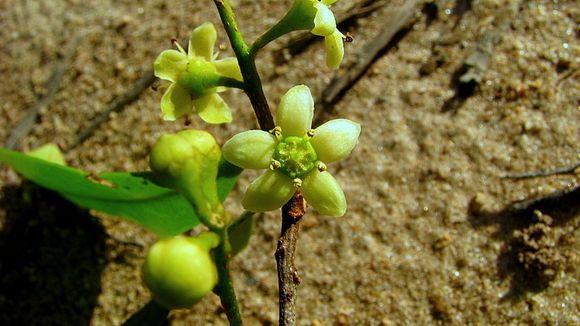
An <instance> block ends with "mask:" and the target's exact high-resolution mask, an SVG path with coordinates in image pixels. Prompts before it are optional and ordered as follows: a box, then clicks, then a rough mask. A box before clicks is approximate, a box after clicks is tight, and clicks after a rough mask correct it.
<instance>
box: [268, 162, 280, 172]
mask: <svg viewBox="0 0 580 326" xmlns="http://www.w3.org/2000/svg"><path fill="white" fill-rule="evenodd" d="M281 166H282V163H280V162H278V161H276V160H274V159H272V161H271V162H270V170H272V171H274V170H276V169H278V168H280V167H281Z"/></svg>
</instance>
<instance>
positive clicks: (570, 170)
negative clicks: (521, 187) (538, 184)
mask: <svg viewBox="0 0 580 326" xmlns="http://www.w3.org/2000/svg"><path fill="white" fill-rule="evenodd" d="M579 167H580V163H576V164H574V165H573V166H570V167H567V168H561V169H556V170H551V171H532V172H525V173H519V174H517V173H516V174H506V175H504V176H502V177H501V178H502V179H528V178H536V177H549V176H552V175H557V174H572V173H574V172H575V171H576V169H578V168H579Z"/></svg>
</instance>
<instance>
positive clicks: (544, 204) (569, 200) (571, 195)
mask: <svg viewBox="0 0 580 326" xmlns="http://www.w3.org/2000/svg"><path fill="white" fill-rule="evenodd" d="M578 203H580V186H578V185H576V186H574V187H571V188H567V189H560V190H556V191H554V192H551V193H549V194H547V195H546V196H544V197H541V198H534V199H527V200H523V201H519V202H516V203H514V204H513V205H512V206H511V207H510V211H511V213H512V214H514V215H519V214H531V213H532V212H533V211H534V210H536V209H537V210H540V211H544V210H546V209H550V208H551V209H554V208H560V209H561V208H564V207H573V206H574V205H578ZM577 213H578V211H576V214H577Z"/></svg>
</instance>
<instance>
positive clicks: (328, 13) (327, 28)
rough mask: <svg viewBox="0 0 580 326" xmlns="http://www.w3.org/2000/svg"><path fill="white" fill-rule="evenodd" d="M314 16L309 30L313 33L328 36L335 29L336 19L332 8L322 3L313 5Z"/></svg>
mask: <svg viewBox="0 0 580 326" xmlns="http://www.w3.org/2000/svg"><path fill="white" fill-rule="evenodd" d="M314 7H315V8H316V9H317V10H316V16H315V17H314V28H313V29H312V30H311V31H310V32H311V33H312V34H314V35H319V36H328V35H330V34H332V33H333V32H334V31H335V30H336V20H335V19H334V14H333V13H332V10H330V9H329V8H328V6H326V5H325V4H323V3H320V2H319V3H317V4H315V5H314Z"/></svg>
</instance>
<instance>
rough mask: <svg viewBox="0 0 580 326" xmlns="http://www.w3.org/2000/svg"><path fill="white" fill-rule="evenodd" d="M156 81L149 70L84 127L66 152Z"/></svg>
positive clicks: (90, 134) (89, 135)
mask: <svg viewBox="0 0 580 326" xmlns="http://www.w3.org/2000/svg"><path fill="white" fill-rule="evenodd" d="M154 81H155V76H154V75H153V71H152V70H150V71H147V72H145V74H143V76H142V77H141V78H140V79H139V80H137V81H136V82H135V84H133V86H131V88H129V89H128V90H127V92H125V93H124V94H123V95H121V96H118V97H116V98H115V99H114V100H113V102H112V103H111V105H109V107H108V108H107V109H106V110H105V111H103V112H101V113H100V114H99V115H97V117H96V118H95V119H93V122H92V123H91V125H90V126H88V127H87V128H84V129H83V131H82V132H81V133H80V134H79V135H78V136H77V138H76V139H75V140H74V141H73V142H72V143H70V144H69V145H68V146H67V147H66V149H65V150H64V151H65V152H68V151H70V150H71V149H73V148H75V147H76V146H78V145H80V144H81V143H82V142H83V141H85V140H86V139H87V138H89V137H91V136H92V135H93V133H94V132H95V130H97V128H99V127H100V126H101V125H102V124H103V123H105V122H107V121H108V120H109V117H110V115H111V113H113V112H120V111H121V110H123V109H124V108H125V106H126V105H129V104H131V103H133V101H135V100H136V99H137V98H138V97H139V95H141V93H142V92H143V91H144V90H146V89H147V88H148V87H149V86H151V84H153V82H154Z"/></svg>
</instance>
